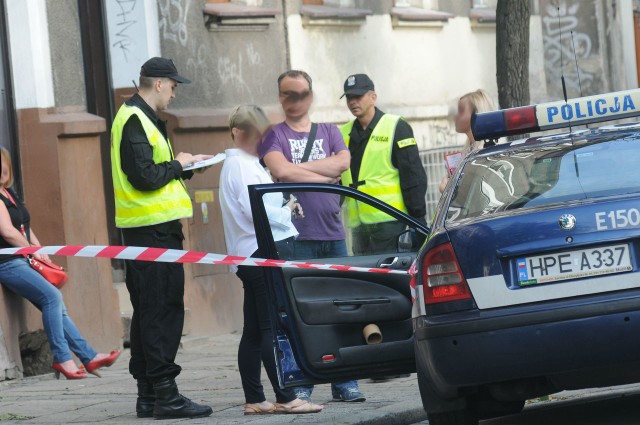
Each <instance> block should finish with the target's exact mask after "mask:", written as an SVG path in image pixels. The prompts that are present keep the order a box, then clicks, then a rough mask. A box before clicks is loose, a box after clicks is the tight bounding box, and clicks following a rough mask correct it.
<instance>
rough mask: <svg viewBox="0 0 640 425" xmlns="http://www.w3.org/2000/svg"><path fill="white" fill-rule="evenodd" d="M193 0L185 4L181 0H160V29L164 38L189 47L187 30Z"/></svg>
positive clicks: (188, 0)
mask: <svg viewBox="0 0 640 425" xmlns="http://www.w3.org/2000/svg"><path fill="white" fill-rule="evenodd" d="M190 3H191V0H187V1H186V2H185V4H184V5H183V2H182V1H181V0H160V1H158V10H159V13H160V21H159V23H158V24H159V27H160V28H159V29H160V34H162V38H163V39H164V40H168V41H173V42H174V43H179V44H180V45H181V46H182V47H187V43H188V41H189V32H188V31H187V13H186V11H187V10H189V5H190Z"/></svg>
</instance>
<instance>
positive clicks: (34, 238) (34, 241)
mask: <svg viewBox="0 0 640 425" xmlns="http://www.w3.org/2000/svg"><path fill="white" fill-rule="evenodd" d="M29 233H30V237H31V245H35V246H42V244H41V243H40V240H38V237H37V236H36V234H35V233H33V229H30V230H29ZM34 257H36V259H37V260H46V261H51V259H50V258H49V256H48V255H47V254H36V255H34Z"/></svg>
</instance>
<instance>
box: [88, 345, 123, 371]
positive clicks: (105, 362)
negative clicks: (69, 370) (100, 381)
mask: <svg viewBox="0 0 640 425" xmlns="http://www.w3.org/2000/svg"><path fill="white" fill-rule="evenodd" d="M120 354H122V351H120V350H113V351H112V352H111V353H110V354H109V356H108V357H105V358H104V359H100V360H92V361H90V362H89V363H87V364H86V365H85V369H87V372H89V373H90V374H92V375H95V376H97V377H98V378H102V376H101V375H100V373H99V372H98V369H100V368H101V367H109V366H111V365H112V364H114V363H115V362H116V360H118V357H120Z"/></svg>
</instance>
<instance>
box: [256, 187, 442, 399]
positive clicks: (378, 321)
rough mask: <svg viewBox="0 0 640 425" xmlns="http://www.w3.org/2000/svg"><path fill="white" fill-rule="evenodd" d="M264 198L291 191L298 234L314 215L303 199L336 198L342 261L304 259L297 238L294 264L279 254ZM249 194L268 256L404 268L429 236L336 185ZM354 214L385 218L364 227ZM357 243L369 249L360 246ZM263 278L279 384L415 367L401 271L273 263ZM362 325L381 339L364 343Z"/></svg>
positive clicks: (406, 280)
mask: <svg viewBox="0 0 640 425" xmlns="http://www.w3.org/2000/svg"><path fill="white" fill-rule="evenodd" d="M267 193H271V194H273V193H282V196H283V199H284V198H286V199H289V194H293V195H294V196H296V197H297V199H298V200H299V201H300V203H301V207H302V209H303V211H304V214H305V217H304V218H303V217H299V218H296V219H295V220H293V223H294V224H295V225H296V227H298V228H299V226H301V225H304V224H303V223H302V220H305V219H307V217H308V216H309V214H311V213H312V211H310V210H309V208H311V201H309V200H310V199H311V198H313V199H315V200H318V199H323V200H326V199H329V201H331V199H333V200H335V199H336V198H337V200H338V201H337V202H336V205H338V207H337V211H334V213H336V214H337V215H338V216H339V217H340V219H341V220H342V222H343V224H344V234H345V239H344V246H345V247H346V255H345V252H344V251H343V252H342V255H340V256H328V257H326V256H322V257H316V258H304V254H305V253H307V254H308V252H309V250H308V249H304V250H302V249H298V248H299V247H300V246H301V244H300V240H299V239H300V238H299V239H298V240H296V241H295V242H293V245H294V251H295V254H293V256H292V258H280V257H279V254H278V250H277V248H276V242H275V241H274V238H273V233H272V229H271V227H270V224H269V219H268V217H267V214H266V209H265V204H264V203H263V199H265V198H264V195H265V194H267ZM249 196H250V200H251V208H252V213H253V219H254V225H255V230H256V236H257V239H258V247H259V249H260V252H262V253H263V255H264V256H265V257H267V258H272V259H282V260H296V261H303V260H304V261H309V262H314V263H324V264H338V265H346V266H359V267H371V268H392V269H396V270H404V271H408V270H409V268H410V266H411V264H412V263H413V261H414V259H415V258H416V254H417V251H418V249H419V248H420V245H421V244H422V242H423V241H424V240H425V238H426V236H427V234H428V231H429V229H428V228H427V226H426V225H425V224H424V223H421V222H419V221H416V220H415V219H413V218H411V217H409V216H408V215H406V214H403V213H402V212H400V211H398V210H397V209H395V208H393V207H391V206H389V205H387V204H385V203H383V202H380V201H378V200H377V199H374V198H372V197H370V196H368V195H366V194H364V193H362V192H360V191H357V190H354V189H351V188H348V187H343V186H338V185H331V184H311V183H299V184H298V183H276V184H267V185H255V186H250V187H249ZM271 199H273V195H271ZM304 200H307V205H306V206H305V201H304ZM357 211H367V214H368V218H371V217H374V218H375V219H377V220H380V219H381V218H382V219H383V221H384V222H383V223H379V224H377V223H374V224H367V225H366V226H362V223H359V220H358V217H357V216H354V212H357ZM349 214H350V215H349ZM369 221H372V220H369ZM363 230H366V232H363ZM365 239H366V240H367V241H368V242H370V243H368V244H365V243H363V241H364V240H365ZM334 242H335V241H334ZM337 242H338V243H340V241H337ZM330 253H331V252H329V254H330ZM289 255H291V254H289ZM264 272H265V275H266V281H267V293H268V296H269V299H270V304H271V306H270V307H271V318H272V320H271V321H272V326H273V331H274V349H275V352H276V362H277V363H278V364H277V368H278V373H279V377H280V380H281V385H282V386H284V387H291V386H296V385H301V384H313V383H326V382H335V381H346V380H351V379H362V378H375V377H382V376H390V375H398V374H404V373H411V372H414V371H415V356H414V348H413V328H412V322H411V308H412V300H411V290H410V276H409V275H408V274H404V273H402V274H395V273H393V274H387V273H369V272H354V271H346V270H319V269H315V268H275V267H264ZM368 325H375V326H377V328H378V329H379V332H380V337H381V338H375V335H374V338H370V340H369V341H368V342H367V340H366V339H365V336H364V328H365V327H367V326H368ZM374 329H375V327H374Z"/></svg>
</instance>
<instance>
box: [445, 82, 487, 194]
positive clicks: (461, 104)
mask: <svg viewBox="0 0 640 425" xmlns="http://www.w3.org/2000/svg"><path fill="white" fill-rule="evenodd" d="M493 110H494V107H493V102H492V101H491V98H490V97H489V95H488V94H487V92H486V91H484V90H482V89H478V90H476V91H472V92H470V93H467V94H465V95H464V96H462V97H461V98H460V99H459V100H458V113H457V114H456V116H455V118H454V122H455V124H456V133H461V134H464V135H466V136H467V142H466V143H465V144H464V149H463V150H462V159H464V157H465V156H467V155H469V154H470V153H472V152H474V151H476V150H478V149H480V148H481V147H482V143H483V142H482V141H476V140H475V139H474V138H473V133H472V132H471V115H473V114H479V113H481V112H490V111H493ZM450 177H451V176H450V175H449V174H448V173H447V174H445V175H444V176H443V177H442V180H440V187H439V189H440V193H442V192H444V190H445V189H446V187H447V184H448V183H449V178H450Z"/></svg>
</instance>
